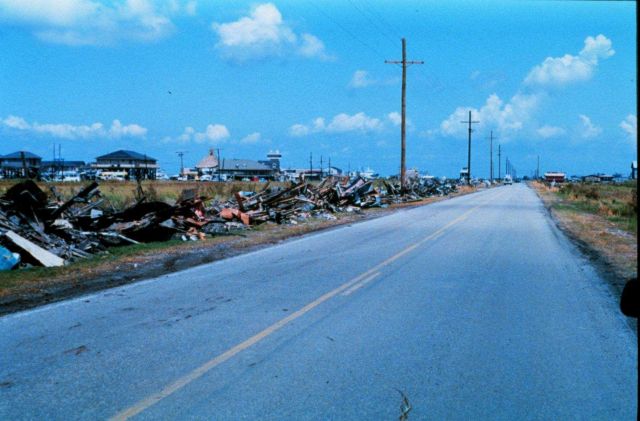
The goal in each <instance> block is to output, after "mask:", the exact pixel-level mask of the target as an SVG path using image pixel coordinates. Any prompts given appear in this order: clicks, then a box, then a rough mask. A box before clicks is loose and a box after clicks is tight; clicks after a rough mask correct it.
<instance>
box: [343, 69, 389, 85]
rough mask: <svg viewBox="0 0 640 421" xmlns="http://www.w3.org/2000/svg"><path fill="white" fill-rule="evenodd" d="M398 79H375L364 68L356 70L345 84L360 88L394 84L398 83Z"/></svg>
mask: <svg viewBox="0 0 640 421" xmlns="http://www.w3.org/2000/svg"><path fill="white" fill-rule="evenodd" d="M398 81H399V79H398V78H396V77H394V78H388V79H376V78H374V77H373V76H371V74H370V73H369V72H367V71H366V70H356V71H355V72H354V73H353V76H351V80H350V81H349V84H348V85H347V86H348V87H349V88H352V89H360V88H367V87H369V86H389V85H395V84H396V83H398Z"/></svg>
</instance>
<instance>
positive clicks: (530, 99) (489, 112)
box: [440, 93, 541, 140]
mask: <svg viewBox="0 0 640 421" xmlns="http://www.w3.org/2000/svg"><path fill="white" fill-rule="evenodd" d="M540 99H541V98H540V95H538V94H522V93H517V94H516V95H514V96H513V97H511V99H510V100H509V101H508V102H507V103H505V102H504V101H503V100H501V99H500V97H498V95H496V94H491V95H489V97H488V98H487V101H486V102H485V104H484V105H483V106H482V107H481V108H480V109H477V108H473V107H458V108H456V110H455V111H454V112H453V113H452V114H451V115H449V117H448V118H447V119H446V120H444V121H443V122H442V123H441V124H440V132H441V133H442V134H444V135H448V136H459V135H463V134H464V133H466V131H467V129H468V126H467V125H466V124H463V123H461V122H462V121H466V120H467V119H468V118H469V111H471V118H472V119H473V120H477V121H480V123H478V124H474V125H473V128H474V130H482V129H485V128H491V129H494V130H498V131H499V132H501V134H502V136H504V137H505V139H504V140H507V139H508V136H509V135H511V134H513V133H515V132H517V131H519V130H522V129H523V128H524V126H525V125H526V123H528V122H529V121H530V119H531V116H532V114H533V113H534V111H535V110H536V109H537V107H538V105H539V103H540Z"/></svg>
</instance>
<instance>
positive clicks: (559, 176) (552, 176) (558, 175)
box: [544, 171, 566, 183]
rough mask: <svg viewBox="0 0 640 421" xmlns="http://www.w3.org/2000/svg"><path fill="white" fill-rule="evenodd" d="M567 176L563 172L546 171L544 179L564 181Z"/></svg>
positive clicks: (549, 181) (557, 181)
mask: <svg viewBox="0 0 640 421" xmlns="http://www.w3.org/2000/svg"><path fill="white" fill-rule="evenodd" d="M565 178H566V174H565V173H563V172H553V171H550V172H546V173H544V181H546V182H548V183H551V182H552V181H554V182H556V183H564V181H565Z"/></svg>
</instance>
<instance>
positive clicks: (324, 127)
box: [289, 112, 384, 137]
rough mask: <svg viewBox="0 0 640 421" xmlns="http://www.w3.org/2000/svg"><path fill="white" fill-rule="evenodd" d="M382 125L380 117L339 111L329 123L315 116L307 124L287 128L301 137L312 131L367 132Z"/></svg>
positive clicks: (290, 133)
mask: <svg viewBox="0 0 640 421" xmlns="http://www.w3.org/2000/svg"><path fill="white" fill-rule="evenodd" d="M383 127H384V125H383V123H382V121H381V120H380V119H377V118H373V117H369V116H368V115H366V114H365V113H363V112H359V113H356V114H353V115H349V114H346V113H341V114H337V115H336V116H334V117H333V118H332V119H331V121H330V122H329V124H326V123H325V120H324V118H322V117H318V118H316V119H315V120H313V122H312V123H311V124H309V125H305V124H294V125H293V126H291V127H290V128H289V135H290V136H293V137H303V136H307V135H309V134H312V133H347V132H359V133H368V132H376V131H380V130H382V128H383Z"/></svg>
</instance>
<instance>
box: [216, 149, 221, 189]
mask: <svg viewBox="0 0 640 421" xmlns="http://www.w3.org/2000/svg"><path fill="white" fill-rule="evenodd" d="M216 152H217V154H218V182H220V177H221V175H222V174H220V171H222V168H221V167H220V165H222V163H221V162H220V148H216Z"/></svg>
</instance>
